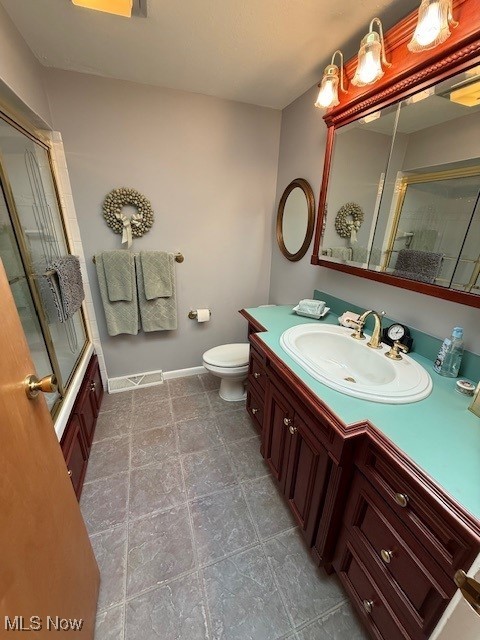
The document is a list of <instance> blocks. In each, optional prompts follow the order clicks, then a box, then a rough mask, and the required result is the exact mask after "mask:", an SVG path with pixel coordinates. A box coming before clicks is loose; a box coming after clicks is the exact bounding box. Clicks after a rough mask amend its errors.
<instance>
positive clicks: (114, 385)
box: [108, 371, 163, 393]
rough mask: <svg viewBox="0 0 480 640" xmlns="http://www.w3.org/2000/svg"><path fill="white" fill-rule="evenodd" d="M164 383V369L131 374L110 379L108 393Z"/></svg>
mask: <svg viewBox="0 0 480 640" xmlns="http://www.w3.org/2000/svg"><path fill="white" fill-rule="evenodd" d="M158 384H163V371H149V372H148V373H136V374H134V375H131V376H128V375H127V376H121V377H119V378H109V379H108V393H119V392H120V391H132V390H133V389H143V388H145V387H154V386H156V385H158Z"/></svg>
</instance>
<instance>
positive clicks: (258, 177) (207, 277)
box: [45, 70, 281, 377]
mask: <svg viewBox="0 0 480 640" xmlns="http://www.w3.org/2000/svg"><path fill="white" fill-rule="evenodd" d="M45 77H46V86H47V91H48V95H49V98H50V102H51V109H52V117H53V123H54V127H55V129H58V130H59V131H61V133H62V137H63V142H64V146H65V151H66V156H67V164H68V169H69V173H70V179H71V183H72V190H73V197H74V200H75V206H76V211H77V216H78V222H79V226H80V233H81V237H82V242H83V246H84V250H85V255H86V259H87V267H88V270H89V275H90V282H91V284H92V289H93V292H92V293H93V302H94V306H95V310H96V315H97V319H98V323H99V330H100V338H101V341H102V344H103V348H104V354H105V361H106V366H107V371H108V374H109V376H110V377H115V376H120V375H124V374H129V373H137V372H143V371H151V370H156V369H163V370H164V371H169V370H173V369H180V368H185V367H192V366H197V365H199V364H201V357H202V353H203V352H204V351H205V350H206V349H208V348H210V347H213V346H216V345H218V344H222V343H224V342H232V341H245V339H246V326H245V322H244V320H243V319H242V318H241V317H240V316H239V314H238V310H239V309H241V308H242V307H246V306H252V305H258V304H262V303H265V302H267V299H268V288H269V279H270V253H271V244H272V240H273V235H272V215H273V205H274V199H275V188H276V173H277V163H278V144H279V135H280V119H281V114H280V112H279V111H274V110H272V109H265V108H261V107H255V106H252V105H246V104H240V103H235V102H229V101H226V100H220V99H217V98H212V97H207V96H202V95H198V94H191V93H184V92H179V91H173V90H169V89H161V88H157V87H150V86H146V85H138V84H134V83H130V82H124V81H118V80H110V79H105V78H99V77H96V76H89V75H85V74H79V73H72V72H65V71H54V70H50V71H48V72H47V73H46V76H45ZM119 186H129V187H132V188H135V189H137V190H138V191H140V192H141V193H143V194H144V195H145V196H146V197H147V198H149V199H150V201H151V202H152V205H153V209H154V212H155V223H154V226H153V227H152V229H151V230H150V231H149V233H148V234H146V235H145V236H144V237H143V238H141V239H138V240H135V241H134V245H133V249H134V250H136V251H139V250H141V249H150V250H152V249H159V250H171V251H173V250H180V251H182V252H183V253H184V255H185V262H184V263H182V264H178V265H176V273H177V286H178V312H179V326H178V330H177V331H175V332H155V333H149V334H144V333H140V334H139V335H138V336H126V335H124V336H117V337H113V338H112V337H109V336H108V335H107V332H106V327H105V323H104V316H103V309H102V307H101V302H100V298H99V293H98V286H97V281H96V275H95V270H94V265H93V263H92V262H91V259H92V256H93V255H94V254H96V253H98V252H100V251H104V250H111V249H115V248H120V236H119V235H116V234H114V233H113V232H112V231H111V230H110V229H109V228H108V226H107V225H106V223H105V221H104V220H103V217H102V211H101V206H102V202H103V199H104V198H105V196H106V194H107V193H108V192H109V191H110V190H111V189H113V188H115V187H119ZM196 307H210V308H211V309H212V320H211V321H210V322H209V323H208V324H205V325H199V324H197V323H195V322H193V321H191V320H189V319H188V318H187V314H188V311H189V309H190V308H196Z"/></svg>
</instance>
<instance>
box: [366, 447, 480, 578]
mask: <svg viewBox="0 0 480 640" xmlns="http://www.w3.org/2000/svg"><path fill="white" fill-rule="evenodd" d="M356 464H357V467H358V468H359V469H360V470H361V471H362V473H363V474H364V475H365V477H366V478H367V479H368V480H369V482H371V484H373V486H374V487H375V489H376V490H377V491H378V492H379V493H380V495H381V496H382V497H383V498H384V499H385V501H386V502H387V504H388V505H389V506H390V508H391V509H392V510H393V511H394V512H395V514H396V515H397V516H398V517H399V518H400V520H401V521H402V522H403V523H404V524H405V525H406V526H407V527H408V528H409V529H410V531H411V532H412V533H413V535H414V537H415V538H416V539H417V540H418V542H419V543H420V544H421V545H422V546H423V547H424V548H425V550H426V551H427V552H428V553H430V554H431V556H432V557H433V558H435V560H436V561H437V562H438V564H439V565H440V566H441V567H442V568H443V570H444V571H446V572H447V574H448V575H449V576H451V577H453V576H454V574H455V571H456V570H457V569H462V568H465V567H466V566H470V564H471V563H472V562H473V560H474V557H475V556H476V554H477V553H478V541H477V540H476V538H475V537H474V536H473V534H470V533H469V532H468V530H467V528H466V527H464V526H462V525H461V523H459V522H458V521H456V520H455V519H454V517H453V515H452V514H451V513H450V512H449V511H448V510H447V509H446V508H445V507H443V505H442V504H441V503H440V502H439V501H436V500H435V498H434V497H433V496H432V495H431V494H429V493H428V490H427V489H423V488H422V487H421V486H420V484H419V483H420V480H415V479H414V478H412V477H411V476H410V475H409V474H408V472H407V471H406V470H405V469H403V468H402V467H401V466H400V464H399V463H398V462H396V461H395V460H394V459H393V458H391V457H389V456H387V455H386V454H385V453H384V452H383V451H381V450H380V449H379V448H378V447H377V446H375V444H373V443H368V442H367V443H366V444H365V445H364V446H363V447H362V448H361V449H360V452H359V455H358V456H357V463H356Z"/></svg>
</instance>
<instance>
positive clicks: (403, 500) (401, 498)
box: [395, 493, 408, 508]
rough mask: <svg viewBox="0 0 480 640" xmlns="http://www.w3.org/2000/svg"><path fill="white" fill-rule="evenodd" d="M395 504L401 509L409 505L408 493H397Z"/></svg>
mask: <svg viewBox="0 0 480 640" xmlns="http://www.w3.org/2000/svg"><path fill="white" fill-rule="evenodd" d="M395 502H396V503H397V504H398V505H400V506H401V507H404V508H405V507H406V506H407V504H408V496H407V494H406V493H396V494H395Z"/></svg>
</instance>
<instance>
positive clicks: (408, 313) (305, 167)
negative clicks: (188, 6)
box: [270, 87, 480, 353]
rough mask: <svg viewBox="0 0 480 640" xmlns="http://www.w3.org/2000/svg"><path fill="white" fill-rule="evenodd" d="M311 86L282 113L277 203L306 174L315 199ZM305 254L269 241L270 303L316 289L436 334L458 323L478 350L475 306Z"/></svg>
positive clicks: (318, 163) (317, 132)
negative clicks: (294, 256)
mask: <svg viewBox="0 0 480 640" xmlns="http://www.w3.org/2000/svg"><path fill="white" fill-rule="evenodd" d="M317 91H318V89H317V88H316V87H312V89H310V90H309V91H307V92H306V93H305V94H303V95H302V96H300V98H298V99H297V100H296V101H295V102H293V103H292V104H291V105H290V106H289V107H287V108H286V109H284V111H283V112H282V128H281V138H280V156H279V164H278V180H277V197H276V204H277V205H278V201H279V200H280V197H281V195H282V192H283V190H284V188H285V187H286V185H287V184H288V183H289V182H290V181H291V180H293V179H294V178H306V179H307V180H308V181H309V182H310V184H311V185H312V188H313V191H314V193H315V196H316V198H317V199H318V195H319V193H320V184H321V172H322V167H323V159H324V153H325V139H326V131H327V128H326V126H325V124H324V122H323V119H322V116H321V113H320V112H319V111H318V110H317V109H315V108H314V107H313V103H314V101H315V98H316V93H317ZM272 234H273V228H272ZM311 253H312V251H311V250H310V251H309V252H308V253H307V255H306V256H305V257H304V258H303V259H302V260H300V261H299V262H296V263H291V262H289V261H288V260H287V259H286V258H284V257H283V256H282V254H281V253H280V251H279V249H278V247H277V245H276V244H275V245H274V246H273V251H272V268H271V281H270V302H271V303H276V304H288V303H294V302H298V300H300V299H302V298H305V297H309V296H311V294H312V292H313V289H315V288H317V289H320V290H323V291H326V292H328V293H330V294H332V295H335V296H337V297H339V298H343V299H345V300H348V301H351V302H352V303H355V304H357V305H359V306H361V307H364V308H366V309H368V308H374V309H375V308H376V309H379V310H380V309H385V310H386V311H387V313H388V315H389V317H393V318H397V319H398V320H399V321H401V322H404V323H405V324H407V325H410V326H412V327H416V328H417V329H420V330H422V331H425V332H427V333H430V334H432V335H434V336H437V337H439V338H443V337H445V336H446V335H449V334H450V332H451V329H452V327H453V326H455V325H461V326H463V327H464V328H465V339H466V346H467V348H468V349H469V350H471V351H474V352H475V353H480V334H479V332H478V320H479V315H480V314H479V311H478V309H474V308H472V307H467V306H465V305H459V304H456V303H453V302H447V301H444V300H439V299H437V298H433V297H431V296H425V295H422V294H420V293H416V292H413V291H407V290H405V289H399V288H397V287H392V286H390V285H385V284H382V283H378V282H372V281H370V280H366V279H365V278H358V277H355V276H351V275H348V274H344V273H340V272H338V271H334V270H332V269H328V268H326V267H316V266H313V265H311V264H310V257H311Z"/></svg>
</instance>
